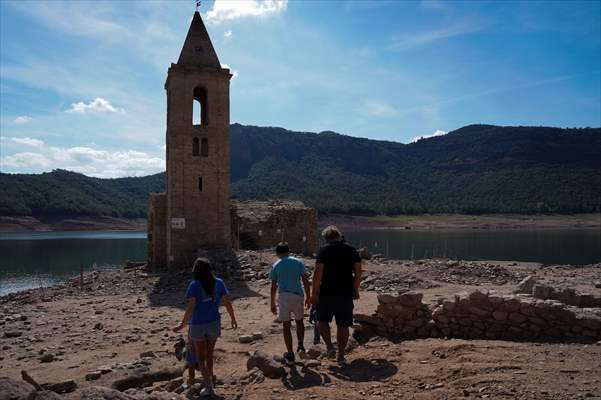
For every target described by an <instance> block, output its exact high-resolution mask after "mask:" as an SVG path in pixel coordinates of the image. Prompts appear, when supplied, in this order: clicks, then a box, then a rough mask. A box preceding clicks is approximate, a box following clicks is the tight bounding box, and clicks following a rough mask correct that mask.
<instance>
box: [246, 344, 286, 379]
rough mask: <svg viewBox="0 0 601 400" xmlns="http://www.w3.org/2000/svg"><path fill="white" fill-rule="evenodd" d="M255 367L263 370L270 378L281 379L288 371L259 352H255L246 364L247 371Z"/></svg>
mask: <svg viewBox="0 0 601 400" xmlns="http://www.w3.org/2000/svg"><path fill="white" fill-rule="evenodd" d="M255 367H256V368H258V369H259V370H261V372H262V373H263V374H264V375H265V376H266V377H268V378H279V377H281V376H282V375H284V374H285V373H286V370H285V369H284V367H282V365H281V364H279V363H277V362H276V361H275V360H273V359H272V358H270V357H268V356H267V354H265V353H263V352H262V351H259V350H257V351H255V352H254V354H253V355H252V356H250V358H249V359H248V361H247V362H246V369H248V370H249V371H250V370H252V369H253V368H255Z"/></svg>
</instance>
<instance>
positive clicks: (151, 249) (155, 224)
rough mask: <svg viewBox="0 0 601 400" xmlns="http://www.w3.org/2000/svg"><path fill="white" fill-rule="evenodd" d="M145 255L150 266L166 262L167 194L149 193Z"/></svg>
mask: <svg viewBox="0 0 601 400" xmlns="http://www.w3.org/2000/svg"><path fill="white" fill-rule="evenodd" d="M146 229H147V237H148V242H147V257H148V260H147V262H148V265H149V266H150V267H151V268H164V267H165V266H166V264H167V195H166V194H165V193H151V194H150V199H149V204H148V220H147V228H146Z"/></svg>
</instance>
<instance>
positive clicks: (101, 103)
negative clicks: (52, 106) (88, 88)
mask: <svg viewBox="0 0 601 400" xmlns="http://www.w3.org/2000/svg"><path fill="white" fill-rule="evenodd" d="M86 111H98V112H112V113H125V110H123V109H122V108H121V109H119V108H115V107H113V105H112V104H111V103H110V102H109V101H108V100H105V99H103V98H101V97H96V98H95V99H94V100H92V101H90V102H89V103H87V104H86V103H84V102H83V101H80V102H77V103H73V104H71V108H70V109H68V110H66V111H65V112H66V113H69V114H72V113H78V114H83V113H85V112H86Z"/></svg>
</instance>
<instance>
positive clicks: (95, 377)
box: [86, 371, 102, 381]
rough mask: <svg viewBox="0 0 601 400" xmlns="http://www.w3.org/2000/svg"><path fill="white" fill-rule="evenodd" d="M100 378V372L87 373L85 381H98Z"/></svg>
mask: <svg viewBox="0 0 601 400" xmlns="http://www.w3.org/2000/svg"><path fill="white" fill-rule="evenodd" d="M101 376H102V372H100V371H93V372H89V373H87V374H86V381H95V380H98V379H100V377H101Z"/></svg>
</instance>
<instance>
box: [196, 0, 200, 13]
mask: <svg viewBox="0 0 601 400" xmlns="http://www.w3.org/2000/svg"><path fill="white" fill-rule="evenodd" d="M199 8H200V1H197V2H196V12H198V9H199Z"/></svg>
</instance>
